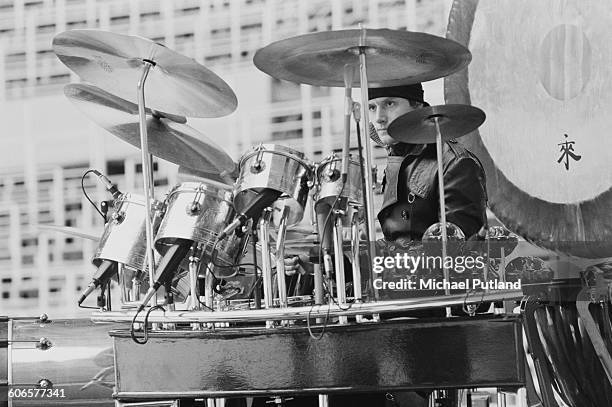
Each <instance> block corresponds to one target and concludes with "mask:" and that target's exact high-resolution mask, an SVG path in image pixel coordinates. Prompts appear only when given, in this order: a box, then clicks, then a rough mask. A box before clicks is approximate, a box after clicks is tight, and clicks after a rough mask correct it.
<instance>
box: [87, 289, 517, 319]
mask: <svg viewBox="0 0 612 407" xmlns="http://www.w3.org/2000/svg"><path fill="white" fill-rule="evenodd" d="M521 298H523V292H522V290H495V291H492V292H491V293H489V294H485V295H484V296H482V295H474V296H473V297H471V298H468V297H466V295H465V294H453V295H449V296H443V297H420V298H410V299H403V300H393V301H378V302H367V303H359V304H353V306H351V308H349V309H340V308H339V307H338V306H337V305H336V304H325V305H315V306H305V307H289V308H270V309H261V310H256V309H252V310H235V311H224V312H205V311H174V312H168V311H166V312H165V313H164V312H162V311H157V310H156V311H153V312H152V313H151V314H150V316H149V322H185V323H189V322H243V323H244V322H257V321H266V320H290V319H293V320H306V319H307V318H325V317H326V316H327V315H328V314H329V316H330V317H337V316H341V315H344V316H354V315H359V314H384V313H401V312H405V311H412V310H418V309H425V308H439V307H445V306H453V305H463V304H464V303H468V304H471V303H479V302H481V301H503V300H517V299H521ZM134 314H135V311H125V312H122V311H111V312H109V311H106V312H94V313H93V314H92V320H93V321H94V322H131V321H132V319H133V318H134ZM136 322H144V315H139V316H138V317H137V318H136Z"/></svg>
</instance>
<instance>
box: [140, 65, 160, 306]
mask: <svg viewBox="0 0 612 407" xmlns="http://www.w3.org/2000/svg"><path fill="white" fill-rule="evenodd" d="M154 66H155V63H154V62H152V61H148V60H144V61H143V67H142V76H141V77H140V80H139V81H138V85H137V91H138V118H139V121H140V123H139V125H140V147H141V148H140V151H141V154H142V157H141V158H142V177H143V181H144V196H145V210H146V217H145V236H146V247H147V255H146V258H147V262H148V265H149V286H150V287H153V284H154V283H155V250H154V249H153V222H152V214H151V201H152V199H153V198H154V196H155V194H154V190H153V171H152V168H151V160H152V155H151V154H149V139H148V135H147V115H146V111H145V82H146V80H147V76H148V74H149V70H150V69H151V68H152V67H154ZM156 304H157V294H155V295H154V296H153V297H152V298H151V305H152V306H153V305H156Z"/></svg>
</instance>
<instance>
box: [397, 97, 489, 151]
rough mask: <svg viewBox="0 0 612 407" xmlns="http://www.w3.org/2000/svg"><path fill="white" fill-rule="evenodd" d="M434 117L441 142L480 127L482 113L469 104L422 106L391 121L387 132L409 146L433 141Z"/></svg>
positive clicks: (483, 114)
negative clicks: (438, 127) (440, 135)
mask: <svg viewBox="0 0 612 407" xmlns="http://www.w3.org/2000/svg"><path fill="white" fill-rule="evenodd" d="M436 117H437V118H438V124H439V125H440V132H441V133H442V140H443V141H447V140H451V139H455V138H458V137H461V136H465V135H466V134H468V133H469V132H471V131H474V130H476V129H477V128H478V126H480V125H481V124H482V123H483V122H484V121H485V118H486V115H485V113H484V112H483V111H482V110H480V109H479V108H477V107H474V106H469V105H439V106H428V107H423V108H420V109H417V110H413V111H412V112H408V113H406V114H404V115H402V116H400V117H398V118H397V119H395V120H393V122H391V124H390V125H389V127H388V128H387V131H388V132H389V135H390V136H391V137H393V138H394V139H395V140H398V141H401V142H403V143H410V144H432V143H435V142H436V134H437V132H436V124H435V118H436Z"/></svg>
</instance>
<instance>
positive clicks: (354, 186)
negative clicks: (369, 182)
mask: <svg viewBox="0 0 612 407" xmlns="http://www.w3.org/2000/svg"><path fill="white" fill-rule="evenodd" d="M349 157H350V158H349V170H348V177H347V180H346V185H344V188H342V176H341V171H342V158H341V157H338V156H337V155H336V154H333V155H331V156H330V157H328V158H326V159H325V160H323V161H321V162H320V163H319V164H318V165H317V166H316V179H317V181H316V188H317V189H316V193H315V197H314V198H315V201H316V202H317V203H318V202H319V201H329V204H330V205H331V204H333V202H334V200H336V197H337V196H338V195H340V197H342V198H347V199H348V201H349V202H350V203H352V204H356V205H363V190H362V188H361V166H360V165H359V161H357V160H355V159H354V158H353V156H349Z"/></svg>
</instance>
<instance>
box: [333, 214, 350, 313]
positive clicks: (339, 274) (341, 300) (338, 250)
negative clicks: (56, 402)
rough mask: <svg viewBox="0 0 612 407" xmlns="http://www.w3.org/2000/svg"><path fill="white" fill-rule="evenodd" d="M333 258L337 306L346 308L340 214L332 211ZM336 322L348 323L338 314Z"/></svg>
mask: <svg viewBox="0 0 612 407" xmlns="http://www.w3.org/2000/svg"><path fill="white" fill-rule="evenodd" d="M334 218H335V219H334V259H335V267H334V269H335V272H336V298H337V299H338V306H339V307H340V308H346V281H345V279H344V252H343V244H342V243H343V239H342V216H341V215H340V214H339V213H334ZM338 322H340V324H348V318H347V317H346V316H344V315H343V316H340V317H339V320H338Z"/></svg>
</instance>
